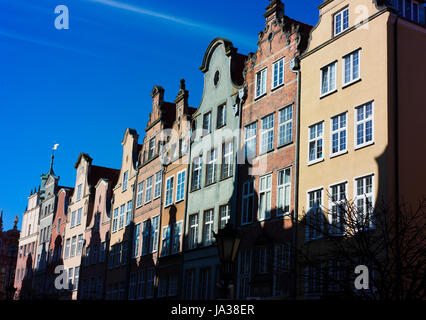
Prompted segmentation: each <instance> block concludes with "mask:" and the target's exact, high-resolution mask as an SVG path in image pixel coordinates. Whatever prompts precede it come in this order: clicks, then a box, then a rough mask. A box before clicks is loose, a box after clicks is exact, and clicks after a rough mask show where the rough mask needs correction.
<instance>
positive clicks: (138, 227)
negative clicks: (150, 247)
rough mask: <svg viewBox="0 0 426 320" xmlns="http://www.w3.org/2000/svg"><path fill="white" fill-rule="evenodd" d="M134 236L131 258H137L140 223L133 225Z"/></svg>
mask: <svg viewBox="0 0 426 320" xmlns="http://www.w3.org/2000/svg"><path fill="white" fill-rule="evenodd" d="M134 232H135V233H134V237H133V239H134V240H133V241H134V243H133V256H132V257H133V258H137V257H139V243H140V237H141V224H140V223H139V224H137V225H136V226H135V231H134Z"/></svg>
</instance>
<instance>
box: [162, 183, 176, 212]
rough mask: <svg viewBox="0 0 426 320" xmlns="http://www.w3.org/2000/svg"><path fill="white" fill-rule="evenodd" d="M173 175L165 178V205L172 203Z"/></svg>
mask: <svg viewBox="0 0 426 320" xmlns="http://www.w3.org/2000/svg"><path fill="white" fill-rule="evenodd" d="M174 180H175V177H174V176H172V177H170V178H168V179H167V180H166V199H165V203H164V205H165V207H167V206H170V205H171V204H172V203H173V184H174Z"/></svg>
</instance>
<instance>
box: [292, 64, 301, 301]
mask: <svg viewBox="0 0 426 320" xmlns="http://www.w3.org/2000/svg"><path fill="white" fill-rule="evenodd" d="M291 68H292V71H293V72H295V73H296V74H297V98H296V99H297V101H296V136H295V140H296V141H295V143H296V154H295V170H294V217H293V246H292V248H293V250H292V251H293V259H292V261H291V263H292V269H293V292H292V295H293V299H296V297H297V236H298V232H297V230H298V228H299V226H298V221H299V198H298V196H299V168H300V161H299V157H300V156H299V154H300V143H299V142H300V141H299V140H300V82H301V73H300V60H299V59H298V58H297V57H296V58H293V60H292V61H291Z"/></svg>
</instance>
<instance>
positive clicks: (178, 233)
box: [172, 221, 182, 253]
mask: <svg viewBox="0 0 426 320" xmlns="http://www.w3.org/2000/svg"><path fill="white" fill-rule="evenodd" d="M181 237H182V221H180V222H177V223H175V224H174V226H173V239H172V253H177V252H179V251H180V240H181Z"/></svg>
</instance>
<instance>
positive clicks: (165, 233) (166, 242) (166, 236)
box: [161, 226, 170, 256]
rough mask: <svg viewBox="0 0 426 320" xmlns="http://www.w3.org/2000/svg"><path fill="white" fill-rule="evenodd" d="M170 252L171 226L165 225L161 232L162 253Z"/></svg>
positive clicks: (163, 254)
mask: <svg viewBox="0 0 426 320" xmlns="http://www.w3.org/2000/svg"><path fill="white" fill-rule="evenodd" d="M168 254H170V226H165V227H163V230H162V234H161V255H162V256H165V255H168Z"/></svg>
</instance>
